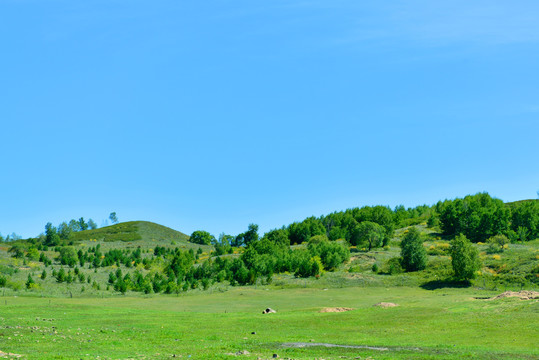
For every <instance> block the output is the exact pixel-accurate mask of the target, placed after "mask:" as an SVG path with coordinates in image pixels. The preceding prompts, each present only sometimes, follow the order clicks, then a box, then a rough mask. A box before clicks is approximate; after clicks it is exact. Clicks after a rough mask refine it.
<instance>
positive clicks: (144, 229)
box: [70, 221, 189, 242]
mask: <svg viewBox="0 0 539 360" xmlns="http://www.w3.org/2000/svg"><path fill="white" fill-rule="evenodd" d="M70 239H71V240H73V241H84V240H91V239H94V240H98V241H105V242H115V241H125V242H128V241H137V240H142V241H152V240H155V241H165V240H166V241H175V242H187V241H188V240H189V236H188V235H186V234H184V233H182V232H179V231H176V230H173V229H171V228H169V227H166V226H163V225H159V224H156V223H152V222H149V221H129V222H123V223H119V224H115V225H111V226H106V227H103V228H99V229H95V230H85V231H80V232H76V233H73V234H72V236H71V238H70Z"/></svg>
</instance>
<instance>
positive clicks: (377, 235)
mask: <svg viewBox="0 0 539 360" xmlns="http://www.w3.org/2000/svg"><path fill="white" fill-rule="evenodd" d="M385 234H386V231H385V229H384V227H383V226H381V225H378V224H377V223H375V222H371V221H363V222H361V223H360V224H359V225H357V226H356V227H355V228H354V230H353V231H352V234H351V236H350V244H352V245H356V246H357V245H363V244H367V245H368V246H369V251H370V250H371V249H372V248H373V247H379V246H380V245H381V244H382V241H383V240H384V237H385Z"/></svg>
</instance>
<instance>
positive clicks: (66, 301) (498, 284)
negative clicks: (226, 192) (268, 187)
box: [0, 222, 539, 359]
mask: <svg viewBox="0 0 539 360" xmlns="http://www.w3.org/2000/svg"><path fill="white" fill-rule="evenodd" d="M415 227H417V228H418V229H419V230H420V231H421V232H422V236H423V239H424V246H425V247H426V249H427V252H428V254H429V255H428V266H427V269H426V270H423V271H418V272H412V273H393V274H390V273H389V272H388V268H387V263H388V260H390V259H392V258H395V257H398V256H399V254H400V239H401V238H402V236H403V235H404V234H405V233H406V231H407V230H408V228H402V229H398V230H397V231H396V234H395V237H394V238H393V239H392V240H391V241H390V243H389V245H388V246H386V247H384V248H378V249H373V250H372V251H369V252H367V251H364V250H363V249H358V248H355V247H352V248H351V255H352V256H351V259H350V261H348V262H346V263H345V264H343V265H342V266H341V267H340V268H339V269H338V270H337V271H335V272H326V273H324V274H323V275H322V276H321V277H320V278H319V279H316V278H314V277H311V278H296V277H294V276H293V275H292V274H288V273H281V274H275V275H274V277H273V281H272V282H271V283H270V284H267V283H266V282H265V281H263V279H260V281H258V282H257V283H256V285H255V286H250V287H238V286H230V285H229V283H228V282H226V281H225V282H223V283H214V284H213V285H212V286H211V287H210V288H209V289H208V290H206V291H203V290H201V289H200V288H197V289H194V290H193V289H190V290H188V291H182V292H180V293H179V294H175V295H165V294H153V293H152V294H149V295H144V294H143V293H141V292H133V291H127V293H126V295H120V293H119V292H116V291H114V290H113V288H112V287H110V288H109V285H108V282H107V281H108V275H109V273H110V272H113V271H115V270H116V269H117V265H111V266H106V267H99V268H97V269H94V268H93V267H92V266H91V265H90V264H86V266H82V267H80V268H79V269H78V270H79V271H80V272H81V273H82V274H84V278H85V280H84V281H77V280H75V281H74V282H73V283H69V284H68V283H65V282H64V283H58V282H57V281H56V279H55V278H54V277H52V275H51V272H52V269H53V268H54V269H56V270H59V269H61V268H64V269H65V270H66V271H70V270H72V269H70V268H69V267H68V266H66V265H60V264H59V263H58V261H54V263H53V265H52V266H49V267H44V265H43V264H42V263H41V262H39V261H35V260H30V259H28V258H22V259H21V258H14V257H12V256H11V254H10V253H8V252H7V250H8V246H7V244H2V246H0V274H4V275H5V276H6V277H7V278H8V283H7V286H6V288H1V289H0V356H2V354H5V353H13V354H17V355H21V356H22V358H25V359H98V358H99V359H167V358H172V357H181V358H187V359H234V358H241V359H258V358H260V359H268V358H272V357H273V354H277V355H278V356H279V357H280V358H290V359H343V358H349V359H539V350H538V349H537V346H536V345H535V343H536V339H537V338H539V330H538V327H537V324H538V323H539V300H520V299H516V298H506V299H499V300H486V298H491V297H493V296H495V295H497V294H499V293H500V292H502V291H505V290H520V289H522V288H524V289H528V290H538V288H537V281H536V280H535V278H534V277H533V276H532V278H530V274H531V275H534V274H537V269H538V268H539V240H534V241H528V242H526V243H516V244H509V245H508V247H507V248H506V249H503V250H501V251H499V252H496V253H492V252H490V250H489V245H487V244H481V243H479V244H475V245H474V246H476V247H477V249H478V250H479V252H480V256H481V260H482V263H483V267H482V269H481V271H480V274H478V277H477V279H475V280H474V281H473V282H472V284H471V286H465V287H463V286H462V284H455V283H452V282H451V281H449V280H448V279H450V278H451V273H452V270H451V260H450V258H449V254H448V252H447V250H448V248H449V242H448V241H447V240H446V239H443V238H441V237H440V236H439V234H437V233H436V232H435V230H433V229H430V228H427V227H426V226H425V224H419V225H415ZM125 234H131V235H129V236H127V237H122V236H124V235H125ZM77 236H78V238H76V239H74V241H73V246H74V247H75V249H76V250H79V249H80V250H83V251H85V250H86V249H89V248H91V247H96V246H97V245H100V247H101V249H102V250H103V251H107V250H108V249H124V250H128V249H135V248H139V247H140V249H141V250H142V258H145V257H152V256H153V249H154V247H155V246H165V247H169V248H181V249H185V250H189V249H193V250H198V249H199V248H200V250H199V251H198V253H199V255H200V262H202V261H204V260H206V259H208V258H209V257H211V256H212V255H211V254H210V252H211V250H212V247H211V246H199V245H196V244H192V243H189V242H187V241H186V238H185V237H186V236H185V235H184V234H181V233H179V232H175V231H174V230H172V229H168V228H166V227H161V226H160V225H157V224H153V223H146V222H132V223H123V224H118V225H115V226H114V227H109V228H102V229H97V230H90V231H84V232H80V233H78V234H77ZM135 237H138V239H135ZM295 247H305V245H297V246H295ZM235 250H236V252H238V251H239V252H241V249H235ZM44 253H45V254H46V255H47V256H48V257H49V258H51V259H56V257H57V256H58V255H59V254H58V253H57V252H56V251H55V250H54V249H52V248H50V249H49V250H47V251H45V252H44ZM227 256H238V254H232V255H227ZM200 262H199V263H198V264H200ZM374 264H377V266H378V267H379V269H380V270H379V271H373V265H374ZM163 266H164V262H162V261H161V262H160V261H157V262H155V263H152V264H151V266H150V267H149V268H146V267H144V266H142V264H139V265H138V266H137V270H139V271H142V272H143V273H151V272H162V271H163ZM197 266H198V265H197ZM120 267H121V268H122V269H123V271H124V272H132V271H134V268H133V267H131V268H126V267H125V266H124V265H121V266H120ZM43 270H45V271H46V272H47V274H48V276H47V277H46V278H45V279H41V278H40V274H41V272H42V271H43ZM28 275H31V276H32V278H33V279H34V280H35V284H34V285H35V286H32V287H31V288H30V289H26V287H25V281H26V279H27V277H28ZM88 278H90V279H91V280H88ZM522 279H532V280H526V281H525V282H520V281H521V280H522ZM94 284H99V286H94ZM379 302H393V303H396V304H398V305H399V306H397V307H392V308H379V307H374V306H373V305H374V304H376V303H379ZM267 307H271V308H274V309H276V310H277V313H276V314H270V315H262V310H263V309H265V308H267ZM326 307H349V308H352V309H353V310H352V311H347V312H342V313H321V312H320V310H321V309H322V308H326ZM317 344H318V345H317ZM323 344H328V345H329V344H332V345H339V346H341V347H326V346H324V345H323ZM300 345H301V346H302V347H298V346H300ZM6 356H9V355H6ZM12 357H15V355H13V356H12Z"/></svg>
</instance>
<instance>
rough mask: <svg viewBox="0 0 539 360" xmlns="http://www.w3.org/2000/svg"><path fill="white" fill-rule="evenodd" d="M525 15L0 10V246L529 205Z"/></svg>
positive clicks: (456, 6)
mask: <svg viewBox="0 0 539 360" xmlns="http://www.w3.org/2000/svg"><path fill="white" fill-rule="evenodd" d="M537 19H539V3H538V2H537V1H532V0H530V1H511V2H508V1H492V0H488V1H486V0H480V1H473V2H470V1H464V0H463V1H444V2H439V1H430V0H424V1H409V0H406V1H390V2H383V1H356V0H343V1H340V0H331V1H329V0H328V1H308V0H301V1H300V0H297V1H296V0H286V1H284V0H283V1H280V0H272V1H252V0H245V1H234V0H232V1H224V0H223V1H211V0H208V1H167V0H163V1H151V2H148V1H138V0H129V1H127V0H115V1H111V0H106V1H104V0H96V1H73V0H55V1H48V0H39V1H38V0H0V46H1V52H0V54H1V56H0V68H1V71H0V81H1V86H0V122H1V127H0V134H1V138H0V154H1V155H0V156H1V168H2V174H1V175H0V232H1V233H2V234H3V235H4V236H5V235H7V234H10V233H12V232H16V233H17V234H20V235H22V236H24V237H28V236H35V235H37V234H39V233H41V232H43V230H44V225H45V224H46V223H47V222H49V221H50V222H52V223H53V224H55V225H57V224H58V223H60V222H61V221H63V220H69V219H71V218H79V217H81V216H84V218H85V219H88V218H92V219H94V220H95V221H96V222H97V223H98V225H100V224H101V223H102V221H103V220H104V219H106V218H107V217H108V214H109V213H110V212H111V211H116V212H117V214H118V218H119V219H120V221H128V220H149V221H155V222H158V223H161V224H163V225H166V226H169V227H172V228H174V229H177V230H180V231H183V232H186V233H191V232H192V231H194V230H197V229H205V230H208V231H210V232H211V233H213V234H215V235H218V234H219V233H220V232H226V233H229V234H237V233H239V232H242V231H244V230H245V229H246V228H247V225H248V224H249V223H257V224H259V225H260V230H261V231H262V232H264V231H267V230H269V229H271V228H276V227H280V226H282V225H284V224H289V223H291V222H293V221H295V220H302V219H304V218H305V217H308V216H311V215H316V216H319V215H321V214H327V213H329V212H332V211H335V210H343V209H346V208H350V207H355V206H363V205H375V204H382V205H389V206H391V207H394V206H395V205H398V204H403V205H405V206H407V207H409V206H416V205H420V204H424V203H426V204H433V203H435V202H436V201H438V200H443V199H445V198H454V197H458V196H464V195H466V194H473V193H476V192H479V191H488V192H489V193H490V194H491V195H493V196H495V197H498V198H501V199H502V200H504V201H513V200H520V199H529V198H535V197H536V196H537V195H536V191H537V190H539V161H538V155H539V140H538V139H539V21H537Z"/></svg>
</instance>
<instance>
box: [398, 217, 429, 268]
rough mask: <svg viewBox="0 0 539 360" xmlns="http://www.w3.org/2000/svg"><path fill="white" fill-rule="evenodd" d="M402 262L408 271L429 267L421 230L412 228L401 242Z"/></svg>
mask: <svg viewBox="0 0 539 360" xmlns="http://www.w3.org/2000/svg"><path fill="white" fill-rule="evenodd" d="M401 258H402V260H401V264H402V267H403V268H404V269H405V270H406V271H418V270H423V269H425V268H426V267H427V250H425V248H424V247H423V241H422V240H421V236H420V234H419V231H418V230H417V229H416V228H411V229H410V230H409V231H408V233H407V234H406V235H404V238H403V239H402V242H401Z"/></svg>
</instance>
